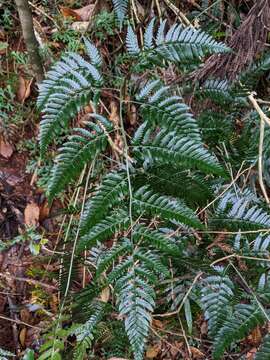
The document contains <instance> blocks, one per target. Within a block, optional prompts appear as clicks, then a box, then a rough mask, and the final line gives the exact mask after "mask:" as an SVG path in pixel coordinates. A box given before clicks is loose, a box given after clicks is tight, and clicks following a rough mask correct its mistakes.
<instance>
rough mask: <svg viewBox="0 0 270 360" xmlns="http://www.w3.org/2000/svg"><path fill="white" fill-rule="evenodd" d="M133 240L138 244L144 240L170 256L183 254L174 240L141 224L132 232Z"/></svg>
mask: <svg viewBox="0 0 270 360" xmlns="http://www.w3.org/2000/svg"><path fill="white" fill-rule="evenodd" d="M132 235H133V239H134V241H136V242H139V241H141V240H143V242H145V243H146V244H148V245H150V246H153V247H155V248H156V249H157V250H160V251H161V252H164V253H168V254H170V255H172V254H174V255H177V254H179V255H180V254H181V251H180V249H179V247H178V246H177V244H176V243H175V242H174V241H173V239H172V238H170V237H167V236H165V235H164V234H163V233H162V232H160V231H158V230H153V229H149V228H148V227H146V226H144V225H142V224H140V225H137V226H136V227H135V228H134V229H133V232H132Z"/></svg>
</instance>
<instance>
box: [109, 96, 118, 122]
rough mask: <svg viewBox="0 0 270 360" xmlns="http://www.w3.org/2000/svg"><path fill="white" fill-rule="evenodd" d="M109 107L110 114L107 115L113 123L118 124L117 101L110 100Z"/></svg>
mask: <svg viewBox="0 0 270 360" xmlns="http://www.w3.org/2000/svg"><path fill="white" fill-rule="evenodd" d="M110 109H111V114H110V116H109V119H110V120H111V122H112V123H114V124H115V125H119V123H120V118H119V113H118V106H117V103H116V102H115V101H111V103H110Z"/></svg>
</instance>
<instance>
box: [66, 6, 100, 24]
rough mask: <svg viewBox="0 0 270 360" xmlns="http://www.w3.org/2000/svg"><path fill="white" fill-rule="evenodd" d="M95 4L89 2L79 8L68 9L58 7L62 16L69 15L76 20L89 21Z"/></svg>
mask: <svg viewBox="0 0 270 360" xmlns="http://www.w3.org/2000/svg"><path fill="white" fill-rule="evenodd" d="M94 8H95V5H94V4H90V5H87V6H84V7H82V8H81V9H70V8H67V7H60V11H61V13H62V15H63V16H64V17H69V18H70V17H71V18H73V19H75V20H77V21H89V19H90V17H91V16H92V13H93V11H94Z"/></svg>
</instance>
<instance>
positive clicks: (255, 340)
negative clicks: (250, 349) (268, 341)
mask: <svg viewBox="0 0 270 360" xmlns="http://www.w3.org/2000/svg"><path fill="white" fill-rule="evenodd" d="M261 341H262V333H261V330H260V328H259V326H257V327H256V328H255V329H254V330H253V331H252V333H251V334H250V335H249V337H248V342H249V343H250V344H252V345H253V346H258V345H260V343H261Z"/></svg>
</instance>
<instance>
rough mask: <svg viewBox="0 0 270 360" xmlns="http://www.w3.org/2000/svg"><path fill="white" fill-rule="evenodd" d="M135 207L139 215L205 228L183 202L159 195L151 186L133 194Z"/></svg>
mask: <svg viewBox="0 0 270 360" xmlns="http://www.w3.org/2000/svg"><path fill="white" fill-rule="evenodd" d="M133 205H134V208H135V210H136V211H137V212H138V213H139V214H140V213H144V212H145V213H147V214H148V215H152V216H156V215H157V216H160V217H161V218H162V219H167V220H176V221H179V222H181V223H183V224H185V225H188V226H191V227H195V228H199V229H201V228H203V225H202V223H201V222H200V221H199V219H198V218H197V216H196V215H195V214H194V212H193V211H192V210H191V209H190V208H189V207H187V206H186V205H185V204H184V203H183V202H181V201H179V200H176V199H172V198H169V197H167V196H162V195H160V194H157V193H155V192H153V191H152V190H151V189H150V188H149V186H143V187H141V188H140V189H138V190H137V191H136V192H135V193H134V194H133Z"/></svg>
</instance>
